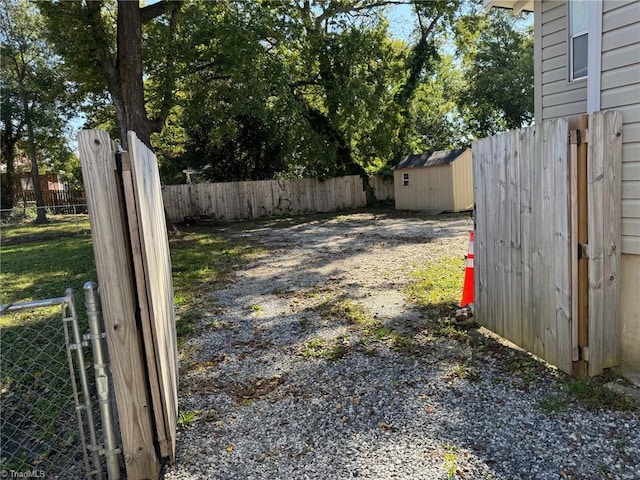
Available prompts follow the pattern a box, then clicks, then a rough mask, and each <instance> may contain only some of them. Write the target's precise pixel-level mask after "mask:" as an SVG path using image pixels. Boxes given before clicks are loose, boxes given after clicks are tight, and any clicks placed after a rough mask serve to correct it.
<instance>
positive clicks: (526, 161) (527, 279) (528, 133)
mask: <svg viewBox="0 0 640 480" xmlns="http://www.w3.org/2000/svg"><path fill="white" fill-rule="evenodd" d="M519 142H520V221H521V225H520V230H521V233H522V243H521V245H522V249H521V255H522V256H521V261H522V280H521V284H520V287H519V288H520V292H521V295H522V297H521V298H522V301H521V309H520V315H521V323H522V347H523V348H525V349H526V350H528V351H533V349H534V342H533V332H534V327H533V302H532V294H531V290H532V288H533V282H532V277H533V265H532V250H533V241H534V240H533V232H534V226H533V216H532V201H531V198H532V197H531V191H532V178H531V176H532V171H533V167H534V165H535V159H536V158H537V148H538V147H537V142H536V129H535V128H534V127H527V128H524V129H522V130H520V132H519Z"/></svg>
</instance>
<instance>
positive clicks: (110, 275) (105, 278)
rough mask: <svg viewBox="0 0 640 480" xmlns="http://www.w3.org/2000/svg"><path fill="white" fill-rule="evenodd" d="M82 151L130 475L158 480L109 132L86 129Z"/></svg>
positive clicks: (80, 137)
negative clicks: (156, 479)
mask: <svg viewBox="0 0 640 480" xmlns="http://www.w3.org/2000/svg"><path fill="white" fill-rule="evenodd" d="M78 148H79V152H80V162H81V166H82V176H83V181H84V185H85V189H86V196H87V208H88V210H89V219H90V223H91V236H92V241H93V245H94V256H95V262H96V271H97V273H98V282H99V284H100V291H101V298H102V309H103V312H104V321H105V332H106V340H107V345H108V348H109V355H110V361H111V372H112V376H113V383H114V391H115V396H116V402H117V407H118V408H117V410H118V419H119V423H120V431H121V434H122V449H123V455H124V459H125V466H126V469H127V477H128V478H129V479H144V478H157V476H158V474H159V461H158V458H157V455H156V452H155V447H154V444H153V438H154V437H153V427H152V424H151V411H150V409H151V403H150V398H149V392H148V390H147V382H146V378H145V377H146V368H145V364H144V358H143V353H142V351H141V347H140V346H141V339H140V332H139V331H138V328H137V326H136V300H135V287H134V284H133V271H132V265H131V257H130V247H129V240H128V235H127V230H126V226H125V225H124V223H123V218H124V208H123V202H122V197H121V185H120V183H119V179H118V177H117V174H116V171H115V161H114V155H113V153H112V150H111V141H110V139H109V136H108V135H107V133H106V132H103V131H100V130H84V131H81V132H80V133H79V134H78Z"/></svg>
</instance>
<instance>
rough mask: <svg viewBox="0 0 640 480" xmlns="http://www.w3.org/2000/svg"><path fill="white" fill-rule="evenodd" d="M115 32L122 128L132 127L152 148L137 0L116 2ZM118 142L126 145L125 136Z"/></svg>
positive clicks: (140, 21) (128, 128)
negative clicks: (122, 108) (123, 124)
mask: <svg viewBox="0 0 640 480" xmlns="http://www.w3.org/2000/svg"><path fill="white" fill-rule="evenodd" d="M117 35H118V38H117V45H118V59H117V62H116V69H117V72H118V77H119V83H120V89H121V92H122V101H123V105H124V117H125V118H124V120H125V130H126V131H129V130H133V131H134V132H135V133H136V135H137V136H138V138H139V139H140V140H141V141H142V142H143V143H144V144H145V145H147V146H148V147H149V148H151V122H150V121H149V119H148V117H147V111H146V106H145V101H144V83H143V79H142V19H141V16H140V3H139V2H138V1H123V0H119V1H118V33H117ZM121 130H122V126H121ZM121 141H122V142H123V146H124V147H125V148H126V141H127V140H126V135H125V137H124V138H122V139H121Z"/></svg>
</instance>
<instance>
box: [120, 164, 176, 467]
mask: <svg viewBox="0 0 640 480" xmlns="http://www.w3.org/2000/svg"><path fill="white" fill-rule="evenodd" d="M122 163H123V169H122V186H123V190H124V197H125V205H126V209H127V220H128V227H129V242H130V245H131V253H132V257H133V267H134V271H135V278H136V282H135V286H136V292H137V295H138V306H139V308H140V310H139V311H140V323H141V325H142V336H143V338H144V345H145V346H147V347H146V348H144V349H143V350H144V354H145V360H146V362H147V372H148V378H149V386H150V393H151V400H152V402H153V416H154V420H155V425H156V439H157V441H158V445H159V447H160V455H161V456H163V457H168V456H169V454H170V447H169V444H168V442H167V433H166V428H165V418H164V409H163V408H162V403H161V400H160V399H159V395H160V380H159V378H158V365H157V363H156V356H155V352H154V349H153V348H149V347H148V346H149V345H153V343H154V341H155V339H154V338H153V334H152V333H151V328H150V325H151V322H152V319H151V312H150V311H149V302H150V300H149V296H148V294H147V288H148V285H147V282H146V281H145V269H144V262H143V252H142V245H141V238H140V229H139V227H138V209H137V208H136V197H135V192H134V185H133V176H132V173H131V162H130V161H129V154H128V153H123V160H122Z"/></svg>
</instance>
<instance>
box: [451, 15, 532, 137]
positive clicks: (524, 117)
mask: <svg viewBox="0 0 640 480" xmlns="http://www.w3.org/2000/svg"><path fill="white" fill-rule="evenodd" d="M524 15H526V14H524ZM524 15H521V16H514V15H512V14H510V13H507V12H504V11H501V10H499V9H494V10H492V11H491V12H490V13H489V14H485V15H470V16H465V17H463V18H461V19H460V20H459V21H458V23H457V25H456V30H457V35H456V45H457V48H458V51H459V53H460V55H461V57H462V67H463V70H464V74H465V77H466V78H467V87H466V88H465V89H463V91H462V93H461V95H460V105H461V107H462V110H463V113H464V117H465V122H466V124H467V127H468V129H469V131H470V133H471V134H473V135H474V136H476V137H484V136H489V135H492V134H494V133H496V132H498V131H501V130H507V129H513V128H520V127H522V126H524V125H527V124H529V123H531V121H532V120H533V30H532V27H531V26H529V25H527V24H526V23H525V22H524V21H523V20H524V18H525V17H524Z"/></svg>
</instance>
